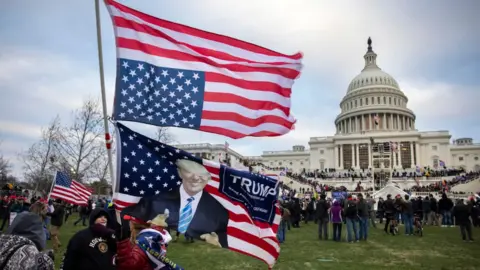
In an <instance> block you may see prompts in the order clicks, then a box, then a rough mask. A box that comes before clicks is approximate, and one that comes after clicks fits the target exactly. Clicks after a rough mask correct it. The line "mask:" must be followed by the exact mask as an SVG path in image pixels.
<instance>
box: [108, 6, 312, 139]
mask: <svg viewBox="0 0 480 270" xmlns="http://www.w3.org/2000/svg"><path fill="white" fill-rule="evenodd" d="M105 3H106V5H107V8H108V10H109V12H110V15H111V17H112V21H113V25H114V28H115V36H116V43H117V57H118V58H123V59H131V60H136V61H142V62H146V63H149V64H152V65H155V66H159V67H169V68H177V69H187V70H198V71H202V72H205V80H206V83H205V94H204V104H203V111H202V120H201V125H200V130H202V131H205V132H210V133H216V134H222V135H225V136H228V137H231V138H242V137H246V136H253V137H265V136H280V135H283V134H286V133H288V132H289V131H290V130H291V129H293V126H294V123H295V118H294V117H293V116H292V115H291V114H290V107H291V100H290V96H291V88H292V86H293V83H294V80H295V79H296V78H297V77H298V76H299V75H300V70H301V68H302V64H301V61H302V57H303V56H302V54H301V53H297V54H294V55H285V54H281V53H278V52H275V51H272V50H269V49H266V48H263V47H260V46H257V45H254V44H251V43H248V42H245V41H241V40H237V39H234V38H231V37H226V36H223V35H219V34H214V33H210V32H206V31H202V30H199V29H196V28H192V27H189V26H185V25H181V24H177V23H173V22H170V21H165V20H162V19H159V18H155V17H152V16H150V15H147V14H144V13H142V12H139V11H136V10H134V9H131V8H129V7H126V6H124V5H121V4H119V3H117V2H115V1H113V0H105Z"/></svg>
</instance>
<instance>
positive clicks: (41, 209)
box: [30, 200, 50, 239]
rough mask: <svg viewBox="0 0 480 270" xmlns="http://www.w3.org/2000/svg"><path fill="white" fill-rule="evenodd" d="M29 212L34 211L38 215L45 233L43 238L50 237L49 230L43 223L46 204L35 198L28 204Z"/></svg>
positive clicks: (45, 214) (46, 208) (45, 216)
mask: <svg viewBox="0 0 480 270" xmlns="http://www.w3.org/2000/svg"><path fill="white" fill-rule="evenodd" d="M30 213H34V214H36V215H38V216H39V217H40V220H41V221H42V224H43V231H44V233H45V239H50V232H49V231H48V229H47V225H46V224H45V219H46V218H47V213H48V207H47V204H46V203H44V202H42V201H40V200H37V201H36V202H35V203H33V204H32V205H31V206H30Z"/></svg>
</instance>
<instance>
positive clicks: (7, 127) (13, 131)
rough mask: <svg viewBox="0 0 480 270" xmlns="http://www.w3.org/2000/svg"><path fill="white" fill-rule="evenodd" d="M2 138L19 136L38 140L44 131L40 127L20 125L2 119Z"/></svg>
mask: <svg viewBox="0 0 480 270" xmlns="http://www.w3.org/2000/svg"><path fill="white" fill-rule="evenodd" d="M0 127H1V131H0V138H1V137H2V134H10V135H17V136H22V137H27V138H38V136H40V135H41V133H42V130H41V126H39V125H32V124H26V123H19V122H13V121H5V120H1V119H0Z"/></svg>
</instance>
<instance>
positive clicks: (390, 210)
mask: <svg viewBox="0 0 480 270" xmlns="http://www.w3.org/2000/svg"><path fill="white" fill-rule="evenodd" d="M383 211H384V212H385V227H384V229H383V230H384V231H385V233H389V230H390V233H391V234H392V235H395V231H394V226H391V224H390V223H392V221H393V220H394V219H395V206H394V204H393V200H392V195H391V194H388V195H387V199H386V200H385V201H384V203H383Z"/></svg>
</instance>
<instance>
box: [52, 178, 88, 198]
mask: <svg viewBox="0 0 480 270" xmlns="http://www.w3.org/2000/svg"><path fill="white" fill-rule="evenodd" d="M90 195H92V190H91V189H89V188H87V187H85V186H84V185H82V184H80V183H79V182H77V181H75V180H73V179H72V178H71V177H70V176H69V175H68V174H67V173H64V172H59V171H58V172H57V173H56V175H55V185H54V186H53V189H52V192H51V193H50V197H52V198H57V199H62V200H64V201H66V202H68V203H71V204H76V205H87V201H88V199H89V198H90Z"/></svg>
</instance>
